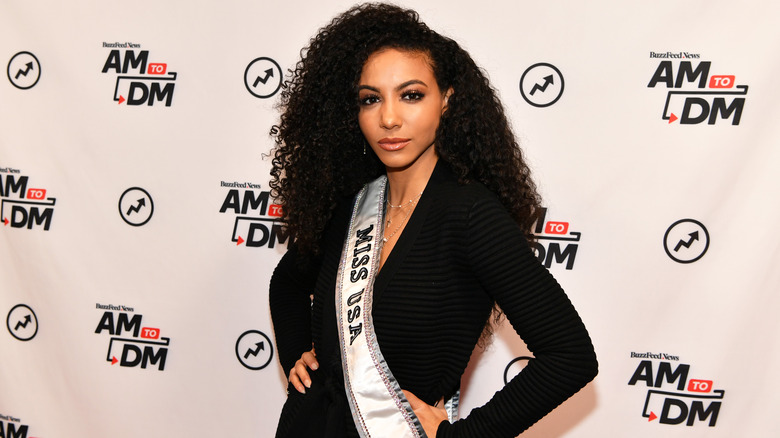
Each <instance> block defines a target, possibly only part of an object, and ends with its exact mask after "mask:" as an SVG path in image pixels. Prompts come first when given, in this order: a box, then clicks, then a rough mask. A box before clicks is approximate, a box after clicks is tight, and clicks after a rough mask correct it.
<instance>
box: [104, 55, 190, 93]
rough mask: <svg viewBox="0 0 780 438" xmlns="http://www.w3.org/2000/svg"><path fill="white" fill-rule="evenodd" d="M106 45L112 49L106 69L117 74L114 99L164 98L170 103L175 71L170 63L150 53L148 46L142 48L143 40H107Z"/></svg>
mask: <svg viewBox="0 0 780 438" xmlns="http://www.w3.org/2000/svg"><path fill="white" fill-rule="evenodd" d="M103 47H105V48H110V49H111V50H110V51H109V52H108V57H107V58H106V62H105V63H104V64H103V73H109V74H115V75H116V83H115V85H114V95H113V99H114V101H115V102H117V103H118V104H119V105H121V104H123V103H124V104H126V105H128V106H141V105H146V106H153V105H155V104H156V103H162V102H164V104H165V106H171V103H172V102H173V92H174V89H175V87H176V72H172V71H169V69H168V64H167V63H165V62H160V61H159V60H157V59H154V58H152V57H150V55H149V53H150V52H149V50H141V45H140V44H134V43H106V42H104V43H103ZM150 59H151V60H152V61H154V62H150Z"/></svg>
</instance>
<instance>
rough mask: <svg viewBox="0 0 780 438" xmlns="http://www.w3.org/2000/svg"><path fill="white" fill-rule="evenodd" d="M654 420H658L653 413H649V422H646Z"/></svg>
mask: <svg viewBox="0 0 780 438" xmlns="http://www.w3.org/2000/svg"><path fill="white" fill-rule="evenodd" d="M656 418H658V416H657V415H655V412H653V411H650V419H649V420H647V421H653V420H655V419H656Z"/></svg>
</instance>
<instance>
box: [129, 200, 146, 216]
mask: <svg viewBox="0 0 780 438" xmlns="http://www.w3.org/2000/svg"><path fill="white" fill-rule="evenodd" d="M144 205H146V199H144V198H141V199H139V200H138V205H131V206H130V208H128V209H127V215H128V216H130V213H132V212H136V213H138V212H139V211H140V210H141V207H143V206H144Z"/></svg>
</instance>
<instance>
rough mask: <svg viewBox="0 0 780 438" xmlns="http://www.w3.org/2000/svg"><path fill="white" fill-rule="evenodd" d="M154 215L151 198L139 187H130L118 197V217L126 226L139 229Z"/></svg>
mask: <svg viewBox="0 0 780 438" xmlns="http://www.w3.org/2000/svg"><path fill="white" fill-rule="evenodd" d="M152 214H154V202H153V201H152V196H151V195H150V194H149V192H147V191H146V190H144V189H142V188H140V187H130V188H129V189H127V190H125V192H124V193H122V196H120V197H119V215H120V216H122V220H124V221H125V222H127V224H128V225H132V226H134V227H140V226H141V225H144V224H146V223H147V222H149V219H151V218H152Z"/></svg>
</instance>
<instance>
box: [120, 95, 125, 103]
mask: <svg viewBox="0 0 780 438" xmlns="http://www.w3.org/2000/svg"><path fill="white" fill-rule="evenodd" d="M124 101H125V98H124V96H119V104H120V105H122V102H124Z"/></svg>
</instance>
